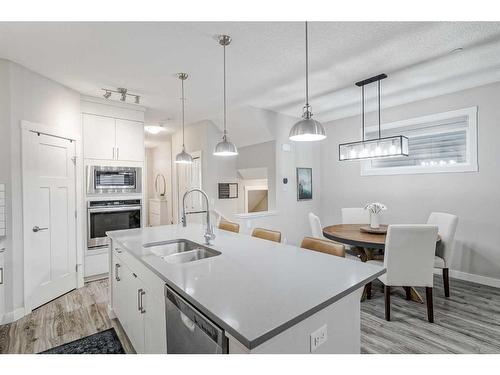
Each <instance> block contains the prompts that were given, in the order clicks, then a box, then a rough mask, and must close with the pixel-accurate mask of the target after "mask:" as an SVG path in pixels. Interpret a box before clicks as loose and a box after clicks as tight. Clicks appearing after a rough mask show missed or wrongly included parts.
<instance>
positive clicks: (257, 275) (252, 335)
mask: <svg viewBox="0 0 500 375" xmlns="http://www.w3.org/2000/svg"><path fill="white" fill-rule="evenodd" d="M203 233H204V226H202V225H199V224H188V226H187V227H186V228H183V227H182V226H181V225H165V226H159V227H150V228H140V229H130V230H122V231H113V232H108V233H107V235H108V236H109V237H111V238H112V239H113V240H114V241H115V242H114V243H113V246H114V247H117V245H118V244H117V243H116V242H118V243H119V244H120V245H121V246H120V247H121V248H122V249H123V250H126V251H128V252H130V253H131V254H132V255H134V256H135V257H136V258H137V259H139V260H140V261H141V262H143V263H144V264H145V265H146V266H147V267H148V268H150V269H151V270H152V271H154V272H155V273H156V274H157V275H158V276H160V277H161V278H162V279H163V280H165V282H166V284H167V285H168V286H169V287H170V288H172V289H173V290H175V291H176V292H177V293H179V294H180V295H181V296H182V297H184V298H185V299H186V300H187V301H189V302H190V303H191V304H193V305H194V306H195V307H196V308H198V309H199V310H201V311H202V312H203V313H204V314H205V315H207V316H208V317H209V318H210V319H212V320H213V321H214V322H215V323H217V324H219V325H220V326H221V328H223V329H225V330H226V331H227V332H228V333H230V334H231V335H232V336H233V337H235V338H236V339H237V340H238V341H240V342H241V343H242V344H243V345H245V346H246V347H247V348H249V349H253V348H255V347H256V346H258V345H260V344H261V343H263V342H265V341H267V340H268V339H270V338H272V337H273V336H275V335H277V334H279V333H281V332H283V331H284V330H286V329H288V328H290V327H292V326H293V325H295V324H297V323H298V322H300V321H301V320H303V319H305V318H307V317H308V316H310V315H312V314H314V313H316V312H317V311H320V310H322V309H324V308H325V307H326V306H328V305H330V304H331V303H334V302H335V301H337V300H339V299H340V298H342V297H344V296H345V295H347V294H349V293H352V292H354V291H355V290H357V289H359V288H360V287H362V286H363V285H365V284H366V283H367V282H369V281H371V280H373V279H375V278H376V277H377V276H379V275H381V274H383V273H384V272H385V269H383V268H381V267H379V266H376V265H371V264H366V263H362V262H359V261H355V260H349V259H345V258H339V257H336V256H332V255H328V254H323V253H319V252H316V251H311V250H304V249H300V248H298V247H295V246H291V245H284V244H279V243H275V242H271V241H267V240H262V239H258V238H254V237H251V236H248V235H245V234H237V233H232V232H227V231H223V230H216V232H215V233H216V238H215V240H213V241H212V243H213V245H211V246H209V247H211V248H213V249H216V250H218V251H220V252H221V255H218V256H215V257H211V258H206V259H201V260H197V261H194V262H189V263H182V264H169V263H167V262H165V261H164V260H163V259H162V258H160V257H158V256H156V255H154V254H153V253H151V251H150V248H146V247H143V245H144V244H148V243H152V242H159V241H166V240H172V239H182V238H183V239H187V240H191V241H193V242H197V243H199V244H203V242H204V239H203ZM353 313H356V314H357V313H358V312H353Z"/></svg>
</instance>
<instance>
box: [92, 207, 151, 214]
mask: <svg viewBox="0 0 500 375" xmlns="http://www.w3.org/2000/svg"><path fill="white" fill-rule="evenodd" d="M141 208H142V207H141V206H121V207H102V208H89V209H88V211H89V212H90V213H99V212H118V211H133V210H139V211H140V210H141Z"/></svg>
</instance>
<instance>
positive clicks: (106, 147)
mask: <svg viewBox="0 0 500 375" xmlns="http://www.w3.org/2000/svg"><path fill="white" fill-rule="evenodd" d="M114 147H115V119H114V118H111V117H103V116H95V115H89V114H86V113H84V114H83V154H84V156H85V157H86V158H90V159H103V160H114Z"/></svg>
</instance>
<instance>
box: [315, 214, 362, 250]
mask: <svg viewBox="0 0 500 375" xmlns="http://www.w3.org/2000/svg"><path fill="white" fill-rule="evenodd" d="M308 216H309V225H310V227H311V235H312V237H315V238H320V239H323V240H327V241H330V242H333V243H337V242H335V241H332V240H330V239H328V238H326V237H325V236H324V235H323V226H322V225H321V220H320V219H319V217H318V216H317V215H315V214H313V213H312V212H309V215H308ZM343 246H344V248H347V246H346V245H343ZM345 258H347V259H352V260H359V258H358V257H357V256H356V255H353V254H350V253H345Z"/></svg>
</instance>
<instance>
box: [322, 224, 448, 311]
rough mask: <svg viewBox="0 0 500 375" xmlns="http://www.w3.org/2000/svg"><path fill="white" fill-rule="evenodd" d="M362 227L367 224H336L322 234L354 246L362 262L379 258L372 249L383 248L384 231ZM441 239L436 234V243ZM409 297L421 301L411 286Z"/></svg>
mask: <svg viewBox="0 0 500 375" xmlns="http://www.w3.org/2000/svg"><path fill="white" fill-rule="evenodd" d="M362 227H368V224H336V225H330V226H328V227H324V228H323V235H324V236H325V237H326V238H328V239H330V240H332V241H335V242H340V243H343V244H346V245H351V246H354V247H355V248H356V252H357V253H358V254H360V257H359V258H360V259H361V261H363V262H366V261H367V260H371V259H380V258H383V257H382V256H378V257H377V256H374V255H373V251H374V250H384V249H385V237H386V235H385V233H367V232H363V231H361V228H362ZM440 241H441V237H440V236H439V235H438V236H437V239H436V243H438V242H440ZM411 299H412V300H414V301H416V302H420V303H423V299H422V297H421V296H420V294H419V293H418V292H417V291H416V289H415V288H411Z"/></svg>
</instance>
